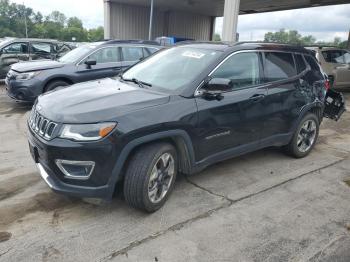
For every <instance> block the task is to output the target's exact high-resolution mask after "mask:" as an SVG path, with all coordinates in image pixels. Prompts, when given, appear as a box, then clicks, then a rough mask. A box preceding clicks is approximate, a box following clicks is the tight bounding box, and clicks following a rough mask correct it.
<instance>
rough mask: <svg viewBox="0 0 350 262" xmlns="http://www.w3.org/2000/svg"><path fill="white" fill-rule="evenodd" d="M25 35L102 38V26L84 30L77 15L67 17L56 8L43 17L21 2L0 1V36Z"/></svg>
mask: <svg viewBox="0 0 350 262" xmlns="http://www.w3.org/2000/svg"><path fill="white" fill-rule="evenodd" d="M25 21H26V22H27V29H28V36H29V37H35V38H52V39H57V40H66V41H72V37H75V38H76V41H98V40H102V39H103V27H99V28H96V29H90V30H86V29H84V27H83V23H82V21H81V20H80V19H79V18H77V17H70V18H67V17H66V16H65V15H64V14H63V13H61V12H59V11H53V12H52V13H51V14H50V15H48V16H46V17H44V16H43V15H42V14H41V13H40V12H34V10H33V9H31V8H28V7H26V6H24V5H21V4H16V3H11V2H10V1H9V0H0V38H2V37H25V36H26V30H25Z"/></svg>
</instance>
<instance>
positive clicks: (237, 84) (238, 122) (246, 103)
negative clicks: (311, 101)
mask: <svg viewBox="0 0 350 262" xmlns="http://www.w3.org/2000/svg"><path fill="white" fill-rule="evenodd" d="M260 57H261V56H260V54H259V53H256V52H247V53H237V54H234V55H232V56H230V57H229V58H228V59H227V60H226V61H225V62H224V63H222V64H221V65H220V66H219V67H218V68H217V69H216V70H215V71H214V72H213V73H212V74H211V75H210V77H211V78H225V79H230V80H231V83H232V90H230V91H229V92H226V93H224V94H223V97H222V98H223V99H222V100H207V99H206V98H205V97H204V96H201V97H197V98H196V102H197V106H198V134H197V135H198V137H199V143H198V148H197V152H199V156H198V159H197V160H203V159H205V158H206V157H209V156H213V155H215V154H218V153H222V152H223V151H225V150H229V149H233V148H237V149H238V148H239V147H241V149H248V148H249V147H256V146H258V144H259V140H260V134H261V130H262V127H263V120H262V116H263V115H264V110H265V96H266V94H267V91H266V88H265V86H263V85H262V82H261V70H262V67H261V59H260Z"/></svg>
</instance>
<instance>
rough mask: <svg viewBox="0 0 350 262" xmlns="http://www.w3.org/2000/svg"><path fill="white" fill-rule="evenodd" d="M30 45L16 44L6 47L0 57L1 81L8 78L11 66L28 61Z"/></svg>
mask: <svg viewBox="0 0 350 262" xmlns="http://www.w3.org/2000/svg"><path fill="white" fill-rule="evenodd" d="M28 59H29V54H28V43H25V42H16V43H12V44H9V45H8V46H5V47H4V48H3V49H2V50H1V55H0V79H3V78H5V77H6V74H7V72H8V71H9V70H10V66H11V65H12V64H14V63H17V62H20V61H28Z"/></svg>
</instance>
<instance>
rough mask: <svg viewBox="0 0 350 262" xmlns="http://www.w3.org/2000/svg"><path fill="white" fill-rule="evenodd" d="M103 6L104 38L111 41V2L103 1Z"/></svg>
mask: <svg viewBox="0 0 350 262" xmlns="http://www.w3.org/2000/svg"><path fill="white" fill-rule="evenodd" d="M103 5H104V18H105V20H104V38H105V39H111V23H112V22H111V0H103Z"/></svg>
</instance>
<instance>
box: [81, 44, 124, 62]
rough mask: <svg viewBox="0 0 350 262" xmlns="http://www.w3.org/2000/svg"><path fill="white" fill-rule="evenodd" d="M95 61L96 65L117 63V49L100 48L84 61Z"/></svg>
mask: <svg viewBox="0 0 350 262" xmlns="http://www.w3.org/2000/svg"><path fill="white" fill-rule="evenodd" d="M89 59H90V60H96V62H97V63H98V64H103V63H114V62H118V61H119V55H118V48H117V47H106V48H102V49H100V50H98V51H96V52H95V53H93V54H92V55H90V56H89V57H88V58H87V59H86V60H89Z"/></svg>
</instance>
